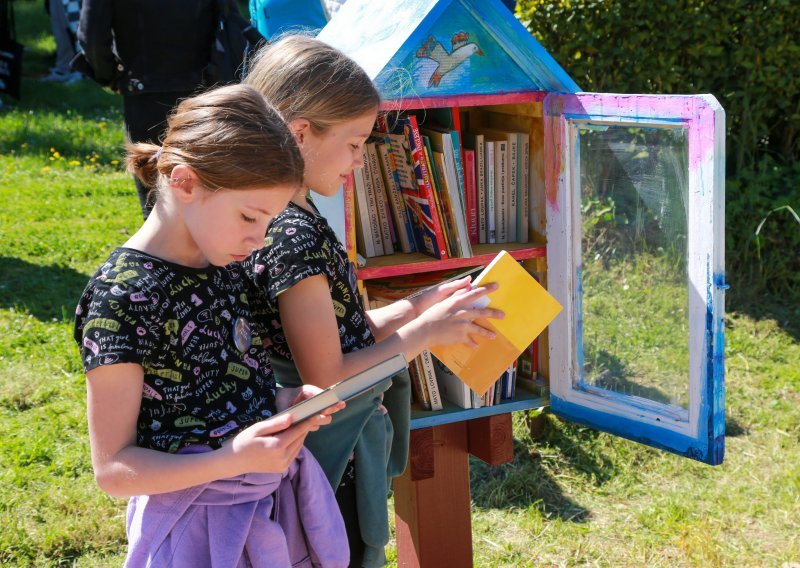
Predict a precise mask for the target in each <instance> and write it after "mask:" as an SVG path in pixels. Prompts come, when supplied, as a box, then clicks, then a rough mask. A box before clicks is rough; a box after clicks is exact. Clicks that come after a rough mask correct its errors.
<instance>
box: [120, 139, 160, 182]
mask: <svg viewBox="0 0 800 568" xmlns="http://www.w3.org/2000/svg"><path fill="white" fill-rule="evenodd" d="M125 146H126V148H127V150H128V153H127V156H126V157H125V169H126V170H127V172H128V173H129V174H131V175H134V176H136V177H137V178H139V179H140V180H142V183H143V184H145V185H146V186H147V187H156V185H157V183H158V159H159V158H160V157H161V146H156V145H155V144H148V143H146V142H137V143H134V142H127V143H126V145H125Z"/></svg>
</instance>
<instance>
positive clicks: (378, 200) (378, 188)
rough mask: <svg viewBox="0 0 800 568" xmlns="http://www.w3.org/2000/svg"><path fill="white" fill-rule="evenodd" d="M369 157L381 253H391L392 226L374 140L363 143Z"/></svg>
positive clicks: (392, 249) (392, 250)
mask: <svg viewBox="0 0 800 568" xmlns="http://www.w3.org/2000/svg"><path fill="white" fill-rule="evenodd" d="M364 148H366V150H367V156H368V157H369V168H368V169H369V173H370V175H371V176H372V187H373V189H374V191H375V209H376V210H377V213H378V224H379V227H380V232H381V238H382V239H383V253H384V254H392V253H393V252H394V241H395V240H396V239H395V238H393V235H394V227H393V223H392V218H391V214H390V213H389V204H388V202H387V199H388V198H387V197H386V188H385V187H384V185H383V177H382V176H381V167H380V163H379V162H378V150H377V149H376V148H375V142H367V143H366V144H364Z"/></svg>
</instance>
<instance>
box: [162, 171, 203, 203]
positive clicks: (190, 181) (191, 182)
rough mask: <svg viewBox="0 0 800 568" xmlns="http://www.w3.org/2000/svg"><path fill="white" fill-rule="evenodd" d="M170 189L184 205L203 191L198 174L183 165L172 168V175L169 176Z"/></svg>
mask: <svg viewBox="0 0 800 568" xmlns="http://www.w3.org/2000/svg"><path fill="white" fill-rule="evenodd" d="M169 188H170V190H172V193H173V194H174V195H175V196H176V197H177V198H178V200H179V201H181V202H182V203H189V202H190V201H192V200H193V199H194V198H195V197H196V196H197V194H198V192H199V191H200V190H202V187H201V186H200V180H198V179H197V174H195V173H194V171H193V170H192V168H190V167H189V166H184V165H182V164H180V165H177V166H175V167H174V168H172V173H171V174H170V176H169Z"/></svg>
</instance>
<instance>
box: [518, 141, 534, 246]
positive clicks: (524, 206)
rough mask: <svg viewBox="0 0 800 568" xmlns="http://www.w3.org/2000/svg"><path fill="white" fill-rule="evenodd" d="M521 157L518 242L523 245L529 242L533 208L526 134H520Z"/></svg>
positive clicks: (528, 147)
mask: <svg viewBox="0 0 800 568" xmlns="http://www.w3.org/2000/svg"><path fill="white" fill-rule="evenodd" d="M519 148H520V151H519V156H520V158H521V160H522V165H521V166H520V168H519V169H520V184H519V186H520V203H519V210H518V212H517V227H518V231H517V240H518V241H519V242H521V243H527V242H528V229H529V227H530V221H529V217H530V206H531V197H532V196H531V193H530V179H531V177H530V176H531V162H530V151H531V148H530V136H529V135H528V134H525V133H520V134H519Z"/></svg>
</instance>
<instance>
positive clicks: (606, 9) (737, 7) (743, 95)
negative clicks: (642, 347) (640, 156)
mask: <svg viewBox="0 0 800 568" xmlns="http://www.w3.org/2000/svg"><path fill="white" fill-rule="evenodd" d="M517 16H518V18H519V19H520V20H521V21H522V23H523V24H524V25H525V26H526V27H527V28H528V29H529V30H530V31H531V33H532V34H533V35H534V37H536V38H537V39H538V40H539V41H540V42H541V43H542V45H543V46H544V47H545V48H546V49H547V50H548V51H549V52H550V54H552V55H553V57H554V58H555V59H556V60H557V61H558V62H559V63H560V64H561V65H562V67H564V69H565V70H566V71H567V73H569V74H570V76H571V77H572V78H573V79H574V80H575V81H576V82H577V83H578V85H579V86H580V87H581V89H582V90H584V91H593V92H620V93H645V94H647V93H661V94H679V93H685V94H693V93H711V94H713V95H714V96H715V97H716V98H717V99H718V100H719V101H720V103H721V104H722V106H723V107H724V108H725V112H726V119H727V152H726V163H727V170H728V180H727V188H726V217H727V218H726V256H727V259H726V264H727V271H728V273H729V275H730V276H729V280H733V284H734V289H736V288H739V287H741V288H744V287H748V288H750V290H749V292H761V291H768V292H772V293H776V294H782V293H785V292H794V293H798V294H800V258H799V257H798V254H797V251H798V250H800V226H798V224H797V223H796V222H795V220H794V217H793V216H792V215H791V214H790V210H789V209H786V208H784V209H779V210H777V211H775V212H774V213H773V214H771V215H770V212H771V211H773V210H775V209H777V208H780V207H782V206H785V205H788V206H789V207H791V208H792V210H793V211H796V212H800V165H798V162H800V2H796V1H793V0H764V1H763V2H749V1H747V0H723V1H719V2H709V1H708V0H662V1H659V2H652V1H651V0H606V1H603V0H520V1H519V5H518V8H517ZM768 215H769V218H768V219H767V221H766V222H765V223H764V226H763V227H762V228H761V231H760V234H759V235H758V241H757V240H756V234H755V233H756V229H757V228H758V226H759V223H760V222H761V220H762V219H764V218H765V217H767V216H768ZM757 245H760V247H759V246H757ZM731 273H733V274H732V275H731ZM736 296H737V297H741V296H740V295H739V294H736Z"/></svg>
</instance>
